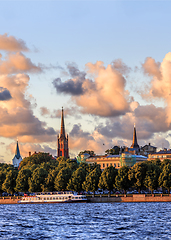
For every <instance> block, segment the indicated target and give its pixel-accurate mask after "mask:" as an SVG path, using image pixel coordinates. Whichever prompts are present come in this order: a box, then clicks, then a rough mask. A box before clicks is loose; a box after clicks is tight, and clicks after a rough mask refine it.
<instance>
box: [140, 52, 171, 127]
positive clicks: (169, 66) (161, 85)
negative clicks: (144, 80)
mask: <svg viewBox="0 0 171 240" xmlns="http://www.w3.org/2000/svg"><path fill="white" fill-rule="evenodd" d="M142 66H143V68H144V71H146V72H147V73H148V74H149V75H152V76H153V78H152V80H151V85H150V91H149V95H150V96H151V97H152V98H160V99H163V100H164V101H165V103H166V105H167V107H166V111H167V117H166V118H167V124H168V125H170V123H171V112H170V107H171V52H169V53H167V54H166V55H165V57H164V59H163V61H162V62H161V64H159V63H155V61H154V60H153V59H152V58H147V59H146V61H145V63H144V64H143V65H142ZM144 97H146V96H145V95H144Z"/></svg>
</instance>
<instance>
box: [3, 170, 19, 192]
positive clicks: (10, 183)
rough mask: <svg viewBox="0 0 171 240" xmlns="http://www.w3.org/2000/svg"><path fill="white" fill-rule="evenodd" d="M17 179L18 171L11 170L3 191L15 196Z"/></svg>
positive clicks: (7, 175)
mask: <svg viewBox="0 0 171 240" xmlns="http://www.w3.org/2000/svg"><path fill="white" fill-rule="evenodd" d="M16 178H17V171H16V170H10V171H9V172H8V173H7V174H6V178H5V181H4V183H3V184H2V190H3V191H4V192H7V193H9V194H13V193H14V188H15V184H16Z"/></svg>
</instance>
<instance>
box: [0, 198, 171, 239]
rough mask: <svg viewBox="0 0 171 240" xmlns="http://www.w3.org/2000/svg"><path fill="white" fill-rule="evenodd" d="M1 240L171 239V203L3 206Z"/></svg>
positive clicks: (0, 221)
mask: <svg viewBox="0 0 171 240" xmlns="http://www.w3.org/2000/svg"><path fill="white" fill-rule="evenodd" d="M0 239H4V240H8V239H13V240H18V239H26V240H27V239H28V240H32V239H34V240H35V239H38V240H39V239H53V240H55V239H62V240H64V239H91V240H93V239H122V240H124V239H132V240H134V239H135V240H138V239H155V240H156V239H171V203H170V202H166V203H162V202H157V203H64V204H23V205H20V204H17V205H15V204H13V205H7V204H6V205H3V204H1V205H0Z"/></svg>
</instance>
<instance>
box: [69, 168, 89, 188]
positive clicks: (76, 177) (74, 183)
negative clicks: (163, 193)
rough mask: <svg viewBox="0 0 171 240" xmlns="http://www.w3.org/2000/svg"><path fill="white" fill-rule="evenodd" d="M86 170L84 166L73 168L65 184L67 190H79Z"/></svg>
mask: <svg viewBox="0 0 171 240" xmlns="http://www.w3.org/2000/svg"><path fill="white" fill-rule="evenodd" d="M85 177H86V171H85V169H84V168H82V167H79V168H77V170H75V171H74V172H73V174H72V176H71V178H70V179H69V183H68V185H67V189H68V190H72V191H76V192H80V191H81V190H82V184H83V182H84V181H85Z"/></svg>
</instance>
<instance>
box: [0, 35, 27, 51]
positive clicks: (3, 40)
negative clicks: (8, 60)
mask: <svg viewBox="0 0 171 240" xmlns="http://www.w3.org/2000/svg"><path fill="white" fill-rule="evenodd" d="M0 50H5V51H12V52H17V51H28V50H29V49H28V47H27V46H26V44H25V42H24V41H23V40H21V39H16V38H15V37H13V36H8V34H7V33H5V34H4V35H0Z"/></svg>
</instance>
